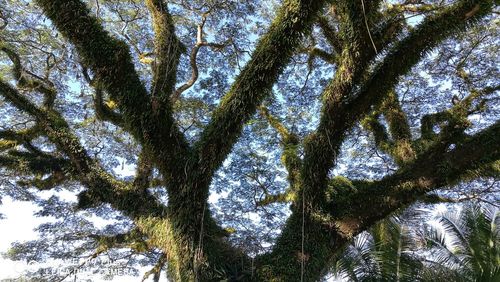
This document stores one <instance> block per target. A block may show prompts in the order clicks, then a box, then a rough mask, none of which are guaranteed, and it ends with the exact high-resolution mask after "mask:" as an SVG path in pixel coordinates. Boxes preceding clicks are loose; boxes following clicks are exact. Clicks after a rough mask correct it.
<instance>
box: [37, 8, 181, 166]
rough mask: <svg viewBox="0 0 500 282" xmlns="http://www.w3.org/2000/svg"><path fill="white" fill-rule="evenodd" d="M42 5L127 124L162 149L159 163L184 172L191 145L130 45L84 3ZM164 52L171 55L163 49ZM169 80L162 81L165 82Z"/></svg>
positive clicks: (148, 143) (157, 157)
mask: <svg viewBox="0 0 500 282" xmlns="http://www.w3.org/2000/svg"><path fill="white" fill-rule="evenodd" d="M36 3H37V4H38V5H39V6H40V7H41V8H42V9H43V11H44V14H45V15H46V16H47V17H48V18H50V19H51V20H52V23H53V24H54V25H55V27H56V28H57V29H58V30H59V31H60V32H61V33H62V34H63V35H64V36H65V37H66V38H67V39H68V40H69V41H70V42H71V43H72V44H73V45H74V46H75V48H76V50H77V51H78V53H79V55H80V56H81V58H82V60H83V64H84V65H85V66H86V67H88V68H89V69H91V70H92V71H93V73H95V75H96V78H97V80H98V82H99V84H100V85H101V86H102V88H103V90H104V91H106V92H107V93H108V94H109V95H110V96H111V98H112V99H113V101H116V102H117V104H118V108H119V110H120V112H121V113H122V114H123V117H124V122H125V128H126V129H127V130H129V131H130V133H131V134H132V135H133V136H134V137H135V138H136V139H137V140H138V141H139V142H140V143H142V144H143V145H144V146H146V147H151V148H152V149H153V150H154V151H155V152H158V154H155V155H154V159H153V161H154V162H155V163H156V164H157V165H158V168H159V169H160V170H161V171H162V173H163V174H165V175H167V176H172V175H182V167H183V165H180V164H183V163H185V158H186V156H187V155H188V151H189V146H188V144H187V142H186V140H185V138H184V136H183V135H182V133H180V131H179V130H178V128H177V126H176V124H175V122H174V119H173V117H172V114H171V108H170V106H169V105H168V103H159V101H155V100H153V101H152V100H151V99H150V96H149V95H148V92H147V91H146V89H145V87H144V85H143V84H142V82H141V80H140V78H139V76H138V74H137V73H136V71H135V69H134V64H133V62H132V59H131V56H130V53H129V50H128V47H127V45H126V44H125V43H124V42H122V41H119V40H117V39H115V38H113V37H111V36H110V35H109V34H108V33H107V32H106V31H105V30H104V29H103V27H102V26H101V25H100V24H99V22H98V20H97V19H96V18H95V17H93V16H91V14H90V11H89V9H88V8H87V7H86V5H85V4H84V3H83V2H82V1H79V0H64V1H63V0H56V1H52V0H50V1H49V0H38V1H36ZM151 3H154V1H153V2H151ZM161 13H163V12H161ZM162 15H163V14H162ZM157 20H158V21H160V20H161V19H157ZM163 20H166V19H165V18H163ZM159 24H160V25H161V23H159ZM158 28H161V27H160V26H158ZM165 28H170V27H165ZM159 36H160V37H162V36H163V34H159ZM165 40H167V39H165ZM158 44H161V46H162V48H168V46H165V45H164V44H166V42H165V41H161V40H159V41H158ZM162 51H164V50H162ZM158 55H165V56H169V55H170V54H163V53H161V51H160V54H158ZM169 77H170V78H169V79H171V76H169ZM164 79H166V78H162V79H160V80H161V81H162V82H161V84H163V82H164ZM160 80H159V81H160ZM165 84H166V83H165ZM161 86H162V85H160V87H161ZM170 87H171V86H170Z"/></svg>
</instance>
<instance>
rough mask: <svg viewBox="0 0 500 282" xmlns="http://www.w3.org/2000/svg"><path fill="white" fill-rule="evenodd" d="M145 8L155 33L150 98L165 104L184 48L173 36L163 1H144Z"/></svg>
mask: <svg viewBox="0 0 500 282" xmlns="http://www.w3.org/2000/svg"><path fill="white" fill-rule="evenodd" d="M145 2H146V6H147V7H148V10H149V11H150V13H151V17H152V19H153V23H152V24H153V30H154V33H155V41H154V44H155V62H154V65H153V73H154V76H153V86H152V91H151V93H152V96H153V97H158V98H159V100H160V101H161V102H162V103H167V101H168V99H169V96H170V95H171V93H172V91H173V89H174V86H175V82H176V76H177V66H178V64H179V58H180V56H181V54H182V52H183V51H184V46H183V45H182V43H181V42H180V41H179V39H177V36H176V35H175V26H174V23H173V20H172V16H171V15H170V13H169V12H168V7H167V3H165V2H164V1H163V0H146V1H145Z"/></svg>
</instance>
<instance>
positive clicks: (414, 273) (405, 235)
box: [333, 218, 431, 281]
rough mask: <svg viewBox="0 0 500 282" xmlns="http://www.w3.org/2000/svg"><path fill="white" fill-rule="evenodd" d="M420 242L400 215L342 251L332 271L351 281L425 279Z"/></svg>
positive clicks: (386, 221)
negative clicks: (402, 221) (419, 254)
mask: <svg viewBox="0 0 500 282" xmlns="http://www.w3.org/2000/svg"><path fill="white" fill-rule="evenodd" d="M418 242H419V240H418V238H417V236H416V235H415V234H414V233H413V232H412V230H411V229H410V228H409V227H408V226H405V225H404V224H402V223H401V222H400V221H399V219H398V218H389V219H386V220H383V221H380V222H378V223H376V224H375V225H374V226H373V227H372V228H371V229H370V230H369V232H365V233H361V234H359V235H358V236H357V237H355V238H354V242H353V243H352V244H350V245H348V246H347V248H346V250H345V251H344V253H342V254H339V258H338V260H337V262H336V263H335V265H334V266H333V268H334V269H333V272H334V273H335V274H337V275H338V276H341V277H345V278H349V281H422V273H423V271H424V263H423V262H422V259H421V257H420V256H418V255H417V254H416V251H419V249H420V246H419V244H418ZM429 281H431V280H429Z"/></svg>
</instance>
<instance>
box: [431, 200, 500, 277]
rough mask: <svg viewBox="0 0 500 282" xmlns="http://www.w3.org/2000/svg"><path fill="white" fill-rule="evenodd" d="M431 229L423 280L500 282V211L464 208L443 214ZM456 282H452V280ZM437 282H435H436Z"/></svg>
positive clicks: (469, 206) (471, 206)
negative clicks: (458, 211)
mask: <svg viewBox="0 0 500 282" xmlns="http://www.w3.org/2000/svg"><path fill="white" fill-rule="evenodd" d="M437 219H438V222H439V225H438V226H431V228H430V229H429V230H428V231H427V234H426V236H425V237H426V240H427V242H428V246H429V247H430V254H431V255H430V256H429V257H430V258H431V259H429V260H427V261H426V264H427V265H429V267H428V268H427V270H426V271H424V278H429V279H430V278H431V277H432V278H434V279H436V278H437V277H440V278H439V280H445V279H446V280H448V281H500V226H499V223H500V212H499V211H498V210H497V209H494V210H493V209H487V208H481V207H480V206H478V205H468V206H465V207H464V208H463V209H462V211H461V212H460V213H458V214H457V213H451V212H447V213H443V214H440V215H439V216H438V217H437ZM449 279H453V280H449ZM434 281H436V280H434Z"/></svg>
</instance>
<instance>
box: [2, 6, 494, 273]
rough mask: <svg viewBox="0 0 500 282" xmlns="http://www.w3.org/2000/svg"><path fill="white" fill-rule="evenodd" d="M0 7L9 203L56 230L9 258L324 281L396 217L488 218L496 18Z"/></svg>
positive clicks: (450, 12) (318, 10)
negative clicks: (473, 210)
mask: <svg viewBox="0 0 500 282" xmlns="http://www.w3.org/2000/svg"><path fill="white" fill-rule="evenodd" d="M0 3H1V4H2V5H1V6H0V112H1V113H2V114H1V115H0V172H1V178H0V181H1V182H0V185H1V189H0V196H4V197H5V196H8V197H11V198H13V199H17V200H29V201H33V202H35V203H37V204H38V205H39V206H40V207H41V209H40V211H39V212H38V213H37V215H38V216H47V217H51V218H52V219H53V221H52V222H48V223H46V224H43V225H41V226H39V227H38V231H39V232H40V234H41V239H40V240H36V241H32V242H24V243H16V244H15V245H14V246H13V248H12V250H11V251H10V252H9V256H10V257H11V258H13V259H30V260H36V261H43V260H46V259H48V258H60V259H63V258H70V257H82V256H85V257H87V258H89V259H93V258H96V257H98V256H100V255H102V254H104V253H108V254H114V255H116V256H117V257H120V256H122V257H124V258H127V259H129V260H132V261H133V262H134V263H137V264H141V263H143V264H153V265H154V268H153V269H152V270H151V271H150V272H148V273H147V275H153V276H154V278H155V279H158V277H159V276H160V274H161V273H166V274H167V276H168V278H169V279H170V280H171V281H221V280H224V281H318V280H321V279H322V277H324V276H325V275H326V273H327V272H328V271H329V269H331V268H332V266H333V264H334V260H335V258H336V257H337V253H338V252H339V251H342V250H344V248H345V246H346V244H348V243H349V242H351V241H352V239H353V237H354V236H356V235H358V234H360V233H361V232H363V231H365V230H368V229H369V228H370V227H372V226H374V224H376V222H378V221H380V220H382V219H384V218H387V217H388V216H390V215H391V214H393V213H394V212H396V211H398V210H401V209H404V208H406V207H408V206H409V205H412V204H414V203H416V202H426V203H431V202H453V201H460V200H463V199H470V198H477V197H481V195H482V194H484V193H486V196H485V199H486V200H493V201H496V200H498V184H497V183H496V180H497V179H498V176H499V170H500V146H499V145H498V144H500V124H499V121H498V116H499V110H500V107H499V106H500V104H499V103H498V102H499V96H498V89H499V82H498V77H499V72H498V65H499V61H498V47H497V46H498V38H499V37H498V30H499V29H498V24H499V21H498V19H495V17H494V16H495V14H497V11H496V6H495V5H496V1H493V0H457V1H432V0H429V1H412V0H405V1H379V0H359V1H343V0H329V1H322V0H283V1H232V0H210V1H198V0H193V1H184V0H179V1H178V0H172V1H163V0H144V1H138V0H95V1H90V0H34V1H31V0H21V1H11V0H0ZM125 165H126V167H127V168H128V169H125ZM120 167H121V169H120ZM120 171H121V172H122V173H120ZM123 172H125V174H124V173H123ZM96 218H98V219H104V220H107V222H108V224H105V225H103V226H99V225H98V224H96Z"/></svg>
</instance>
